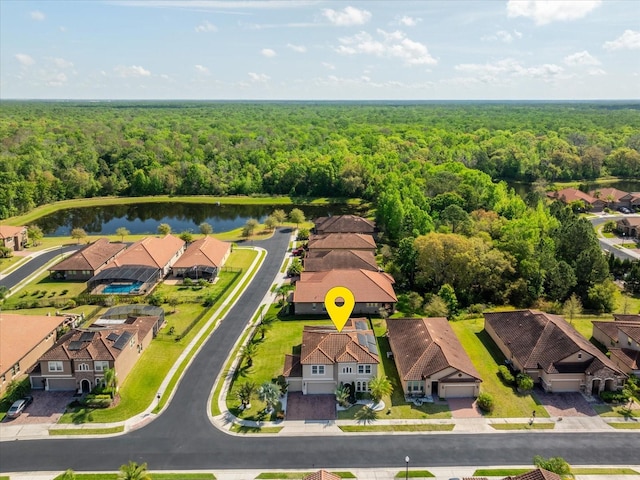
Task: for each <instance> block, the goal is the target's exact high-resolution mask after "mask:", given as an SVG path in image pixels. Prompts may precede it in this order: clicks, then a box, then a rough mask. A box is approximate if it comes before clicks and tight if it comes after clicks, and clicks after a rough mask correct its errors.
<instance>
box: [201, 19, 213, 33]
mask: <svg viewBox="0 0 640 480" xmlns="http://www.w3.org/2000/svg"><path fill="white" fill-rule="evenodd" d="M195 30H196V32H198V33H202V32H217V31H218V27H216V26H215V25H214V24H213V23H211V22H209V21H208V20H205V21H204V22H202V23H201V24H200V25H198V26H197V27H196V28H195Z"/></svg>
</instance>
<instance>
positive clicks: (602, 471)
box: [571, 467, 638, 475]
mask: <svg viewBox="0 0 640 480" xmlns="http://www.w3.org/2000/svg"><path fill="white" fill-rule="evenodd" d="M571 473H572V474H573V475H638V472H636V471H635V470H633V469H631V468H604V467H603V468H598V467H593V468H572V469H571Z"/></svg>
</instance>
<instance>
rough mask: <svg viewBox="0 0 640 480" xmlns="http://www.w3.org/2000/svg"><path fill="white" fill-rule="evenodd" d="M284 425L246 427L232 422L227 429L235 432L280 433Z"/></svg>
mask: <svg viewBox="0 0 640 480" xmlns="http://www.w3.org/2000/svg"><path fill="white" fill-rule="evenodd" d="M283 428H284V427H246V426H244V425H238V424H237V423H234V424H233V425H231V428H230V429H229V430H230V431H232V432H235V433H280V430H282V429H283Z"/></svg>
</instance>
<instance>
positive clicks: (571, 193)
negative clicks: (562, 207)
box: [547, 188, 601, 205]
mask: <svg viewBox="0 0 640 480" xmlns="http://www.w3.org/2000/svg"><path fill="white" fill-rule="evenodd" d="M547 196H548V197H550V198H556V199H558V200H562V201H563V202H564V203H571V202H575V201H578V200H581V201H583V202H586V203H588V204H589V205H593V204H594V203H596V202H598V201H599V200H598V199H597V198H595V197H594V196H593V195H590V194H588V193H584V192H583V191H581V190H578V189H577V188H563V189H562V190H558V191H557V192H547ZM600 201H601V200H600Z"/></svg>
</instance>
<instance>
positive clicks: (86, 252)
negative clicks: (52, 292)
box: [51, 238, 127, 271]
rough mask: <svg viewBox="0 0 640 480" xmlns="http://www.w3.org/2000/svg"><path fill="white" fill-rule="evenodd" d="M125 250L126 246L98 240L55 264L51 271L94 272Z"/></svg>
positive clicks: (101, 239)
mask: <svg viewBox="0 0 640 480" xmlns="http://www.w3.org/2000/svg"><path fill="white" fill-rule="evenodd" d="M125 248H127V245H126V244H124V243H111V242H109V239H108V238H100V239H98V240H96V241H95V242H93V243H91V244H90V245H87V246H86V247H84V248H83V249H82V250H79V251H78V252H75V253H74V254H73V255H71V256H70V257H69V258H66V259H64V260H62V261H61V262H59V263H57V264H56V265H55V266H54V267H52V268H51V270H52V271H60V270H95V269H97V268H99V267H100V266H102V265H104V264H105V263H106V262H107V261H108V260H109V259H111V258H113V257H114V256H115V255H117V254H118V253H119V252H121V251H123V250H124V249H125Z"/></svg>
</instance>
